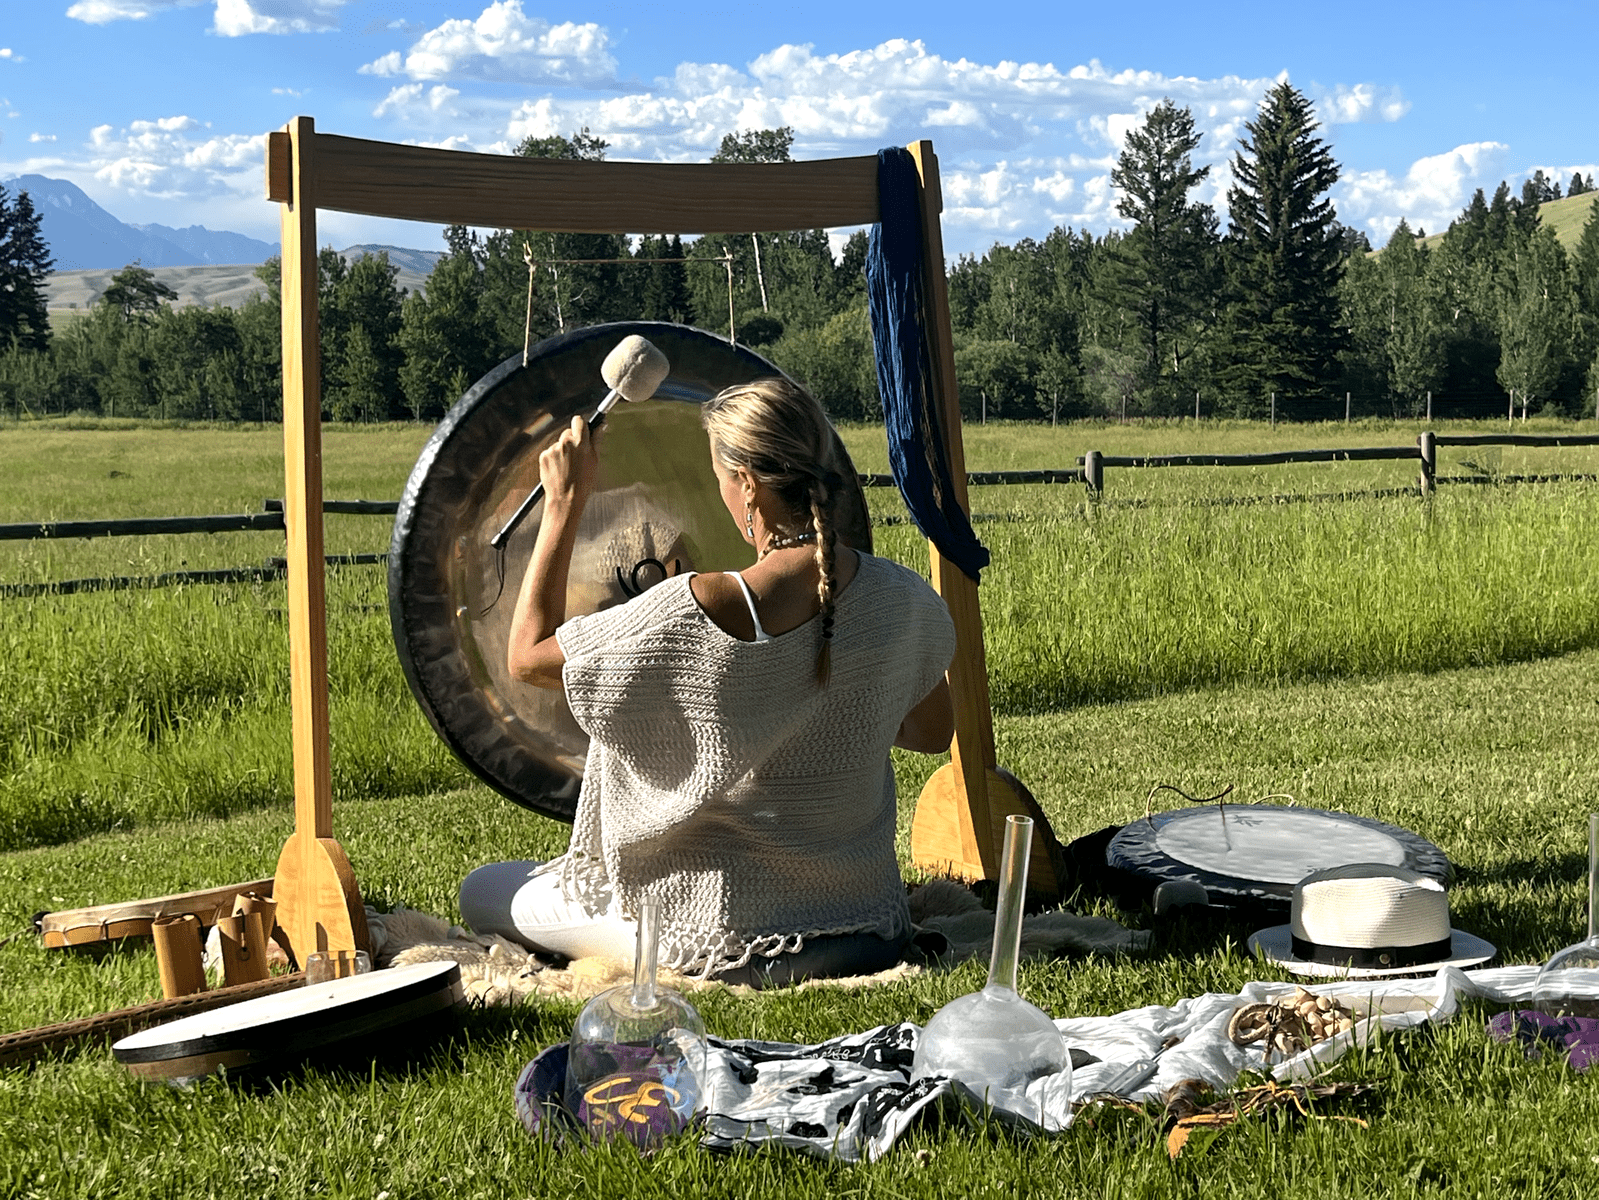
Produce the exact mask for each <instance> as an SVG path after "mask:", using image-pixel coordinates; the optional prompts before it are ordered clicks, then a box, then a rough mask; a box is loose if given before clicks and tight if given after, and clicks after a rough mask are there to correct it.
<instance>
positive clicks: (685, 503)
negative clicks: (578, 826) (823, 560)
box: [389, 322, 871, 821]
mask: <svg viewBox="0 0 1599 1200" xmlns="http://www.w3.org/2000/svg"><path fill="white" fill-rule="evenodd" d="M629 334H638V335H639V336H641V337H644V338H647V339H648V340H649V341H651V342H653V343H654V344H655V345H656V346H657V347H658V348H659V349H660V350H661V352H662V353H663V354H665V355H666V359H667V362H668V363H670V364H671V370H670V373H669V374H668V375H667V377H666V379H665V381H664V382H663V383H662V384H661V386H660V388H659V390H658V391H657V392H656V394H655V398H654V399H653V400H650V401H647V402H643V403H634V404H629V403H626V402H623V403H619V404H617V405H616V407H615V408H613V409H611V412H610V415H609V417H608V418H607V419H606V423H605V430H604V433H603V435H602V437H601V440H600V477H599V483H598V485H597V487H596V490H595V493H594V497H593V499H592V500H591V501H590V503H589V506H588V509H587V510H586V511H585V512H584V514H583V521H582V524H581V526H580V527H579V530H578V544H577V549H576V551H575V553H574V554H573V556H572V568H571V575H570V579H569V583H568V588H567V597H566V611H567V614H568V615H569V616H575V615H578V614H581V613H591V612H597V611H599V610H601V609H604V608H609V607H611V606H613V605H616V604H621V603H623V602H625V601H626V600H627V599H628V598H629V597H630V596H633V595H637V594H638V593H639V592H640V591H643V590H644V589H646V588H648V587H650V586H652V585H654V584H656V583H659V582H661V580H662V579H663V578H664V577H666V576H668V575H677V574H680V573H682V572H687V571H727V570H740V569H742V568H744V567H748V566H749V565H751V563H753V562H754V561H755V558H754V551H753V549H752V548H751V547H750V546H749V545H748V543H746V542H745V541H744V539H743V537H742V536H741V534H740V531H739V529H738V527H737V526H736V525H735V523H734V521H733V519H732V517H730V516H729V515H728V511H727V508H726V507H725V505H724V504H723V502H722V498H721V492H720V490H719V488H718V485H717V482H716V476H715V474H714V473H713V472H712V470H711V464H710V451H709V444H708V442H707V440H706V436H705V432H704V430H703V429H702V428H701V427H700V420H699V408H700V405H701V404H702V403H703V402H704V401H706V400H708V399H710V398H711V397H712V396H714V395H715V394H716V393H718V392H720V391H721V390H722V389H723V388H726V387H729V386H731V385H733V384H737V383H746V382H749V381H750V380H753V379H760V378H765V377H769V376H777V375H782V372H781V371H779V370H778V369H777V368H776V367H775V366H773V365H772V364H771V363H769V362H767V361H766V360H765V359H764V358H762V357H761V356H760V355H758V354H755V353H754V352H753V351H750V350H747V349H745V348H744V347H742V346H737V345H734V344H733V343H731V342H729V341H727V340H726V339H725V338H721V337H718V336H716V335H715V334H711V333H706V332H704V331H703V330H699V329H693V328H690V327H688V326H684V325H672V324H667V323H664V322H626V323H617V324H611V325H594V326H589V327H587V328H584V329H578V330H574V331H572V332H570V333H565V334H561V335H559V336H557V337H553V338H550V339H548V340H546V341H543V342H540V343H539V344H538V345H536V346H534V347H532V349H531V350H530V351H529V353H528V359H527V364H526V365H525V366H524V365H523V363H522V356H521V355H520V354H518V355H516V356H515V357H514V358H510V359H507V360H506V361H505V362H504V363H502V364H500V366H498V367H496V368H495V369H494V370H493V371H491V372H489V374H487V375H485V376H484V377H483V378H482V379H481V380H479V381H478V382H477V383H476V384H474V385H473V386H472V388H471V389H470V390H469V391H468V392H467V393H466V395H464V396H462V397H461V399H460V401H459V402H458V403H457V404H456V405H455V407H454V408H452V409H451V410H450V412H449V415H448V416H446V417H445V418H444V420H443V421H442V422H441V423H440V424H439V427H438V429H437V430H436V431H435V432H434V434H433V436H432V437H431V438H430V439H429V440H428V443H427V445H426V447H424V448H423V451H422V455H421V457H420V458H419V459H418V460H417V464H416V467H415V468H414V469H413V470H412V472H411V477H410V479H409V481H407V483H406V485H405V493H404V495H403V496H402V497H401V500H400V507H399V512H398V514H397V515H396V516H395V520H394V539H393V542H392V544H391V546H390V549H389V618H390V622H391V624H392V626H393V629H394V641H395V645H396V647H397V648H398V650H399V655H400V664H401V666H402V667H403V669H404V671H405V677H406V680H407V681H408V682H409V683H410V685H411V691H412V693H413V694H414V695H415V696H416V698H417V702H418V703H419V704H420V705H421V706H422V711H423V712H424V713H425V714H426V715H427V718H428V721H429V722H430V723H431V724H432V726H433V728H434V730H435V731H437V733H438V735H439V736H440V737H441V738H443V739H444V741H445V743H446V744H447V745H448V746H449V747H450V749H451V750H453V751H454V752H455V754H456V756H457V757H459V758H460V759H461V761H462V762H463V763H465V764H466V766H467V767H468V768H469V769H471V770H472V772H473V773H474V774H476V775H477V776H478V778H480V779H482V780H483V782H485V783H487V784H488V785H489V786H490V787H492V788H493V789H494V790H495V791H497V792H499V793H500V794H501V795H503V796H505V797H507V798H508V799H510V800H514V801H515V802H516V803H518V804H521V805H524V806H525V807H527V808H531V809H533V810H534V811H536V812H540V813H543V814H544V815H546V816H550V817H555V818H558V819H560V820H563V821H570V820H572V818H573V815H574V814H575V813H576V811H577V796H578V790H579V787H580V786H581V784H582V779H583V764H584V760H585V757H586V755H587V752H588V737H587V735H585V734H584V733H583V731H582V730H581V729H579V728H578V726H577V723H576V722H575V721H573V719H572V715H571V713H570V712H569V711H568V709H567V707H566V701H565V698H564V697H563V696H562V694H561V693H560V692H559V691H552V690H546V689H541V688H535V687H532V686H531V685H529V684H525V683H522V682H520V681H518V680H514V679H512V678H511V677H510V675H509V673H508V672H507V670H506V666H505V658H506V644H507V642H508V640H509V636H510V628H511V614H512V612H513V610H514V609H515V606H516V598H517V593H518V591H519V590H520V586H521V582H522V576H523V574H524V573H525V572H526V570H527V564H528V560H529V558H530V557H531V556H532V552H533V541H534V538H535V536H536V535H537V533H538V526H539V520H540V518H541V516H542V513H543V506H542V505H539V506H537V507H535V508H534V510H533V511H532V513H530V514H529V515H528V518H527V520H525V521H524V522H523V523H522V525H521V526H520V527H519V528H518V529H517V530H516V532H515V534H513V535H512V537H511V539H510V541H509V543H508V545H507V547H506V554H505V558H504V591H503V592H501V591H500V573H499V565H500V564H499V563H498V562H497V558H498V556H497V555H496V553H495V550H494V548H493V547H492V546H490V545H489V539H490V538H492V537H493V536H494V535H495V534H496V533H497V532H498V531H499V530H500V528H501V527H502V526H503V525H504V524H505V522H506V520H507V519H508V518H509V517H510V516H511V514H512V513H513V512H514V511H515V510H516V508H517V506H518V505H519V504H521V502H522V500H523V498H524V497H526V496H527V495H528V493H529V492H530V491H532V489H533V487H534V486H535V485H536V484H537V483H538V479H539V464H538V458H539V454H540V453H541V452H542V451H543V450H544V448H545V447H546V446H548V445H549V444H550V443H551V442H552V441H554V440H555V438H556V437H557V436H559V435H560V433H561V431H562V430H564V429H566V428H567V427H568V426H569V425H570V424H571V422H572V418H573V417H574V416H577V415H582V416H585V417H586V416H588V415H590V414H591V413H592V412H593V411H594V409H595V408H596V407H597V406H598V404H599V402H600V400H601V399H602V398H603V397H604V396H605V393H606V391H607V389H606V386H605V383H604V381H603V380H602V379H601V377H600V364H601V362H602V361H603V360H604V358H605V356H606V355H607V354H608V353H610V351H611V350H612V349H613V348H614V347H615V346H616V344H617V343H618V342H619V341H621V340H622V339H623V338H624V337H627V336H628V335H629ZM840 449H842V445H840ZM838 528H839V540H840V541H841V542H842V543H844V544H846V545H849V546H854V547H857V548H859V549H863V550H869V549H870V548H871V527H870V522H869V520H868V517H867V512H866V500H865V496H864V494H863V493H862V492H861V490H860V488H859V486H858V485H855V486H853V487H852V488H851V489H850V491H849V492H848V493H846V495H845V496H843V497H841V502H840V511H839V513H838ZM497 593H498V594H499V595H498V599H497V600H496V598H495V597H496V594H497Z"/></svg>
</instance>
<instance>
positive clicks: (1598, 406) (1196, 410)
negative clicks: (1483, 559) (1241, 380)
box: [1194, 388, 1599, 421]
mask: <svg viewBox="0 0 1599 1200" xmlns="http://www.w3.org/2000/svg"><path fill="white" fill-rule="evenodd" d="M1595 395H1596V396H1599V393H1595ZM1594 416H1595V417H1599V403H1596V405H1595V411H1594ZM1194 420H1195V421H1198V420H1199V389H1198V388H1195V389H1194Z"/></svg>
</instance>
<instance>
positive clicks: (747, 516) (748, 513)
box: [744, 503, 755, 542]
mask: <svg viewBox="0 0 1599 1200" xmlns="http://www.w3.org/2000/svg"><path fill="white" fill-rule="evenodd" d="M744 533H745V534H746V535H747V536H748V537H749V539H750V541H752V542H753V541H754V540H755V506H754V505H753V504H749V503H746V504H745V505H744Z"/></svg>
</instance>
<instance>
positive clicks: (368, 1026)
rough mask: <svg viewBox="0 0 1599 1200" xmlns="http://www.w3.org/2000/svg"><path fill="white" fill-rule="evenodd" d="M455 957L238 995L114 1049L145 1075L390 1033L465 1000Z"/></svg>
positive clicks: (283, 1055)
mask: <svg viewBox="0 0 1599 1200" xmlns="http://www.w3.org/2000/svg"><path fill="white" fill-rule="evenodd" d="M464 996H465V993H464V992H463V991H462V988H461V968H460V966H459V965H458V964H456V963H453V962H431V963H416V964H415V965H413V966H408V967H391V968H390V969H388V970H386V971H368V972H367V973H366V974H364V975H351V976H349V977H348V978H346V979H334V980H330V981H329V982H327V983H316V984H308V985H306V986H304V987H297V988H293V989H291V990H289V991H286V992H277V993H275V994H274V995H271V996H259V997H257V998H256V999H254V1000H241V1001H240V1002H239V1003H237V1004H230V1005H228V1006H227V1007H225V1008H215V1009H212V1010H211V1011H209V1012H203V1013H196V1014H195V1015H194V1016H192V1017H184V1018H183V1019H182V1020H178V1021H169V1022H168V1023H167V1024H165V1025H157V1026H156V1027H155V1028H153V1029H145V1030H141V1031H140V1032H139V1033H134V1034H129V1035H128V1036H127V1037H125V1038H123V1039H122V1040H121V1041H119V1042H116V1043H115V1044H113V1045H112V1047H111V1052H112V1053H113V1054H115V1055H116V1056H117V1061H118V1062H120V1063H122V1064H123V1065H124V1066H126V1067H127V1068H128V1070H130V1071H132V1072H133V1073H134V1074H135V1075H137V1076H139V1077H140V1078H141V1079H173V1080H182V1079H195V1078H198V1077H199V1076H202V1075H208V1074H210V1073H211V1072H212V1071H215V1070H217V1069H218V1068H219V1067H227V1068H230V1069H238V1068H241V1067H250V1066H257V1065H260V1064H264V1063H272V1062H287V1061H291V1060H294V1059H298V1058H303V1057H304V1056H305V1055H306V1054H308V1053H310V1052H312V1051H314V1050H319V1049H321V1048H323V1047H325V1046H330V1045H332V1044H334V1043H335V1042H340V1041H344V1040H345V1039H347V1038H354V1037H364V1036H367V1035H370V1034H374V1033H382V1032H385V1031H392V1030H394V1029H396V1028H397V1027H399V1026H401V1025H405V1024H407V1023H408V1022H411V1021H415V1020H419V1019H421V1018H423V1017H429V1016H433V1015H434V1014H437V1013H442V1012H444V1011H445V1010H446V1009H449V1008H453V1007H454V1006H455V1005H457V1004H460V1003H461V1002H462V1000H463V999H464Z"/></svg>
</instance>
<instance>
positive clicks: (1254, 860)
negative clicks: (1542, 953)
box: [1105, 804, 1452, 909]
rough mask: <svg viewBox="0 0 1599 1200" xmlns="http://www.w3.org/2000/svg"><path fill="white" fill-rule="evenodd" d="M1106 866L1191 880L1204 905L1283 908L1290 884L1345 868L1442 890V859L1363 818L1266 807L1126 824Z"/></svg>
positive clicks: (1445, 863)
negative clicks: (1401, 875) (1361, 867)
mask: <svg viewBox="0 0 1599 1200" xmlns="http://www.w3.org/2000/svg"><path fill="white" fill-rule="evenodd" d="M1105 861H1106V863H1107V865H1109V866H1111V867H1114V868H1117V869H1120V870H1123V871H1132V872H1133V873H1135V874H1138V875H1142V876H1144V877H1145V878H1147V879H1149V880H1150V881H1151V883H1152V884H1160V883H1165V882H1167V881H1168V880H1175V879H1191V880H1193V881H1194V882H1196V883H1198V884H1200V885H1201V886H1202V887H1204V889H1205V891H1206V892H1208V893H1209V894H1210V899H1211V903H1212V904H1223V905H1236V904H1253V905H1265V906H1267V907H1272V908H1284V909H1286V908H1287V907H1288V906H1289V903H1290V901H1291V900H1292V898H1293V890H1294V884H1296V883H1298V882H1299V881H1300V880H1301V879H1303V878H1304V877H1305V876H1306V875H1309V874H1310V873H1311V872H1312V871H1320V870H1322V869H1324V868H1326V867H1340V866H1344V865H1346V864H1348V863H1361V862H1374V863H1386V864H1388V865H1389V866H1398V867H1409V868H1410V869H1411V870H1413V871H1419V872H1420V873H1421V874H1423V875H1427V876H1430V877H1431V878H1433V879H1436V880H1438V882H1439V883H1444V884H1447V883H1448V881H1449V877H1450V874H1451V873H1452V869H1451V867H1450V865H1449V859H1448V858H1447V857H1446V856H1445V855H1444V852H1443V851H1442V850H1440V849H1439V848H1438V847H1437V846H1435V845H1433V844H1432V843H1431V842H1429V841H1427V840H1425V839H1424V838H1421V837H1419V836H1417V835H1416V834H1414V833H1412V832H1410V830H1408V829H1401V828H1399V827H1398V826H1397V825H1387V824H1384V823H1383V822H1381V821H1376V820H1373V819H1372V818H1370V817H1357V816H1353V815H1352V814H1350V813H1341V812H1327V811H1324V810H1322V809H1316V808H1282V807H1279V806H1276V805H1270V804H1219V805H1218V804H1210V805H1205V806H1203V807H1199V808H1182V809H1176V810H1174V811H1172V812H1163V813H1156V814H1155V815H1154V816H1152V817H1150V818H1148V819H1145V820H1138V821H1134V822H1132V823H1131V824H1130V825H1126V826H1123V827H1122V829H1121V830H1120V831H1119V832H1118V833H1117V834H1116V836H1115V837H1113V838H1111V840H1110V845H1109V846H1108V847H1107V848H1106V850H1105Z"/></svg>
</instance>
